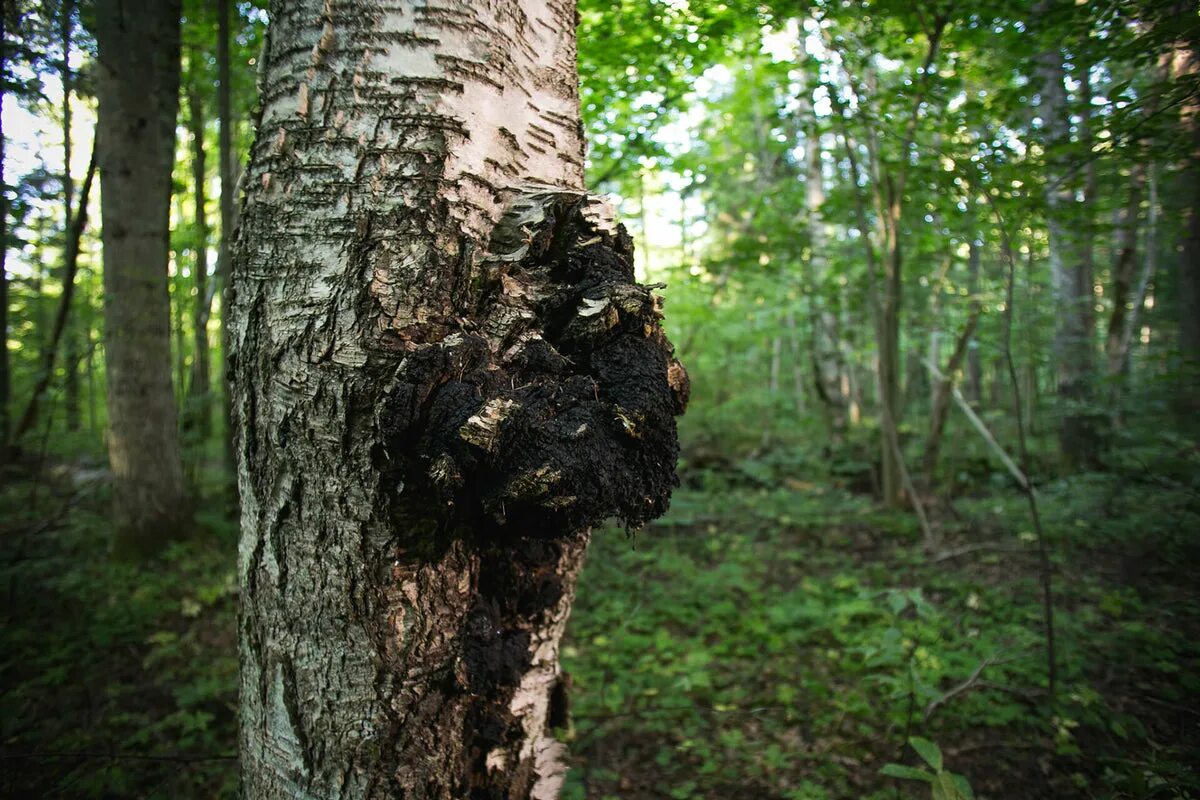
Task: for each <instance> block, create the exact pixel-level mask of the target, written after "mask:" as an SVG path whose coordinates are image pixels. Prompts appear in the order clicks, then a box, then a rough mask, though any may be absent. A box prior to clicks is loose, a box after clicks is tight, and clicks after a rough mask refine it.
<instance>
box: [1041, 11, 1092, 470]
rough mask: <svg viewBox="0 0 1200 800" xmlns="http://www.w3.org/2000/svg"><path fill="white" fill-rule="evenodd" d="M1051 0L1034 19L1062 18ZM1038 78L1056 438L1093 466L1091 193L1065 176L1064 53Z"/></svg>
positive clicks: (1048, 61) (1050, 55)
mask: <svg viewBox="0 0 1200 800" xmlns="http://www.w3.org/2000/svg"><path fill="white" fill-rule="evenodd" d="M1056 6H1059V3H1057V2H1056V0H1044V1H1043V2H1042V3H1040V4H1039V6H1038V15H1039V16H1041V17H1044V16H1045V15H1046V14H1052V13H1061V9H1057V8H1056ZM1037 64H1038V66H1037V73H1038V77H1039V78H1040V80H1041V88H1040V100H1039V102H1038V113H1039V114H1040V115H1041V118H1042V126H1043V131H1044V134H1043V135H1044V141H1045V146H1046V151H1047V172H1046V181H1047V187H1046V205H1047V210H1046V220H1047V227H1048V229H1049V235H1050V271H1051V275H1052V276H1053V277H1052V281H1053V288H1054V297H1055V300H1056V302H1057V304H1058V309H1059V311H1058V314H1057V316H1056V321H1057V324H1056V327H1055V331H1054V356H1055V364H1056V369H1057V372H1058V395H1059V399H1060V401H1061V402H1062V404H1063V409H1062V412H1061V415H1060V418H1059V426H1058V439H1059V446H1060V449H1061V450H1062V454H1063V458H1064V460H1065V461H1066V462H1067V464H1068V465H1070V466H1072V467H1076V466H1084V465H1087V464H1088V463H1090V462H1091V461H1092V459H1093V458H1094V456H1095V451H1096V430H1095V426H1094V425H1093V424H1092V412H1091V410H1090V409H1089V408H1088V404H1089V403H1090V402H1091V399H1092V398H1091V384H1092V378H1093V362H1094V359H1093V357H1092V341H1091V331H1092V327H1093V323H1092V320H1093V316H1094V311H1093V305H1094V302H1095V301H1094V292H1093V288H1092V275H1091V272H1092V268H1091V266H1092V265H1091V233H1090V231H1086V230H1085V231H1082V232H1081V228H1084V227H1086V226H1088V224H1089V221H1085V220H1084V219H1083V218H1082V214H1083V213H1085V212H1086V211H1087V199H1086V196H1087V195H1089V194H1090V193H1091V188H1090V183H1091V179H1090V171H1088V170H1085V172H1088V175H1089V177H1088V179H1087V181H1085V182H1086V183H1088V184H1089V186H1086V187H1085V191H1084V193H1085V201H1084V203H1083V204H1082V205H1081V204H1079V203H1077V202H1076V200H1075V186H1074V183H1073V182H1072V180H1071V177H1070V175H1069V174H1068V168H1067V167H1066V166H1065V165H1066V164H1068V163H1069V158H1068V156H1069V153H1068V151H1069V148H1070V146H1071V133H1070V117H1071V109H1070V107H1069V105H1068V103H1067V95H1066V89H1065V87H1064V84H1063V79H1064V75H1063V61H1062V54H1061V53H1060V52H1059V50H1058V48H1057V47H1051V48H1050V49H1047V50H1045V51H1043V52H1042V53H1040V54H1039V55H1038V56H1037Z"/></svg>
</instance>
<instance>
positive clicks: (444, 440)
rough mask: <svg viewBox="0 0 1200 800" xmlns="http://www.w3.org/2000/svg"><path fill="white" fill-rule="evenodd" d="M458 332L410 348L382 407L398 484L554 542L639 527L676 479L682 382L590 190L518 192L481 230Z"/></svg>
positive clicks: (494, 524) (624, 245)
mask: <svg viewBox="0 0 1200 800" xmlns="http://www.w3.org/2000/svg"><path fill="white" fill-rule="evenodd" d="M481 283H482V290H481V291H480V293H479V295H478V299H477V300H476V303H477V305H476V306H475V307H474V308H470V309H465V310H466V311H467V312H469V313H466V314H464V315H463V317H464V318H465V319H470V320H474V322H473V323H465V322H464V323H463V324H462V326H461V327H460V329H459V330H457V331H456V332H453V333H451V334H449V335H448V336H446V337H445V338H443V339H442V340H441V341H440V342H436V343H428V344H423V345H420V346H418V347H415V348H413V349H412V350H410V351H409V352H408V353H407V354H406V356H405V358H404V360H403V362H402V363H401V364H400V366H399V368H398V369H397V373H396V379H395V381H393V382H392V384H391V387H390V389H389V393H388V396H387V399H386V403H385V406H384V408H383V409H382V414H381V417H382V418H383V419H384V420H385V421H386V422H387V424H386V425H385V426H384V431H385V439H386V441H385V442H384V445H385V448H386V450H387V453H388V456H389V461H390V462H391V463H393V464H398V463H402V464H403V465H404V466H403V475H402V480H403V485H404V486H405V487H406V488H405V489H404V491H405V492H409V491H422V492H430V493H431V495H430V496H432V497H434V498H436V499H437V500H438V501H439V505H440V507H441V508H443V509H448V510H449V513H451V514H453V515H454V517H455V518H456V520H457V521H459V522H462V523H465V524H468V525H469V526H471V527H473V528H475V529H482V530H485V531H509V532H511V533H512V534H514V535H518V536H538V537H554V536H560V535H565V534H569V533H573V532H575V531H578V530H581V529H583V528H585V527H588V526H590V525H594V524H597V523H599V522H601V521H603V520H604V519H606V518H609V517H614V516H615V517H617V518H619V519H620V520H622V521H623V522H624V523H626V524H627V525H629V526H633V527H636V526H640V525H642V524H643V523H645V522H647V521H648V520H650V519H653V518H654V517H657V516H659V515H660V514H662V513H663V512H664V511H666V509H667V505H668V502H669V499H670V492H671V489H672V488H674V487H675V486H676V485H677V484H678V479H677V478H676V475H675V461H676V457H677V455H678V452H679V445H678V439H677V437H676V430H675V416H676V415H677V414H680V413H682V412H683V410H684V408H685V407H686V404H687V395H688V380H687V373H686V371H685V370H684V369H683V367H682V365H681V364H680V363H679V362H678V361H676V360H675V358H674V355H673V354H674V350H673V348H672V346H671V343H670V342H669V341H668V340H667V338H666V336H665V335H664V333H663V330H662V325H661V320H662V301H661V299H660V298H658V297H656V296H654V295H653V294H652V293H651V288H650V287H646V286H642V285H639V284H638V283H637V282H636V280H635V278H634V271H633V243H632V240H631V239H630V237H629V235H628V233H626V231H625V229H624V228H623V227H622V226H619V225H616V224H614V223H613V222H612V221H611V212H610V210H609V208H608V206H607V204H606V203H605V202H604V201H602V200H599V199H598V198H594V197H589V196H587V195H583V194H575V193H567V192H562V191H549V190H547V191H538V192H534V193H530V194H525V195H522V196H521V197H520V198H518V199H517V200H516V201H515V202H513V204H512V205H511V206H510V208H509V210H508V212H507V213H506V214H505V215H504V217H503V219H502V220H501V222H500V223H499V224H498V225H497V226H496V229H495V231H494V233H493V236H492V240H491V243H490V246H489V252H488V254H487V255H486V256H485V257H484V260H483V277H482V282H481Z"/></svg>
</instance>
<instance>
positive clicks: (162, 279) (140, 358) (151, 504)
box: [96, 0, 187, 555]
mask: <svg viewBox="0 0 1200 800" xmlns="http://www.w3.org/2000/svg"><path fill="white" fill-rule="evenodd" d="M96 41H97V43H98V45H99V48H100V58H99V62H98V67H99V69H98V70H97V85H96V88H97V96H98V98H99V101H100V111H99V121H98V123H97V126H98V134H97V135H98V144H97V146H98V151H99V152H98V157H99V164H100V189H101V193H102V203H101V212H102V218H103V237H102V238H103V243H104V319H105V365H106V367H107V375H108V409H109V432H108V452H109V460H110V462H111V464H112V468H113V474H114V482H113V501H114V504H113V505H114V518H115V520H114V521H115V524H116V537H115V539H114V550H115V551H116V552H117V553H118V554H129V555H133V554H136V553H144V552H149V551H153V550H155V549H157V548H158V547H160V546H161V544H162V543H163V542H164V541H165V540H166V539H168V538H169V537H170V536H171V535H172V534H174V533H176V532H178V530H179V528H180V526H181V525H182V524H183V522H184V520H185V519H186V516H187V515H186V511H185V509H186V507H187V504H186V502H185V490H184V481H183V469H182V466H181V463H180V451H179V434H178V431H177V430H176V411H175V402H174V394H173V392H172V389H171V345H170V338H169V336H170V301H169V298H168V295H167V258H168V252H169V241H168V225H169V215H168V211H169V208H170V200H171V167H172V164H173V163H174V158H175V116H176V112H177V110H178V105H179V52H180V51H179V48H180V2H179V0H97V4H96Z"/></svg>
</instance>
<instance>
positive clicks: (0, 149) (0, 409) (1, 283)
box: [0, 0, 11, 466]
mask: <svg viewBox="0 0 1200 800" xmlns="http://www.w3.org/2000/svg"><path fill="white" fill-rule="evenodd" d="M8 7H9V0H0V84H3V87H2V89H3V90H0V466H3V465H4V463H5V462H6V461H8V439H9V433H10V427H11V424H10V422H9V401H10V400H11V382H10V378H9V369H8V363H9V362H8V269H7V264H8V183H7V182H6V178H5V174H4V166H5V165H4V155H5V153H4V150H5V147H6V144H5V143H6V142H7V141H8V139H7V138H5V136H4V121H3V120H4V98H5V97H7V96H8V91H7V89H8V35H7V34H8V30H7V28H8V13H9V8H8Z"/></svg>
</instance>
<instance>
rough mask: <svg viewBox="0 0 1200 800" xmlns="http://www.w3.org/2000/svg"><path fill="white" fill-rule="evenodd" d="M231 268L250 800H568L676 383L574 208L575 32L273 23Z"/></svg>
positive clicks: (415, 10)
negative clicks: (570, 640)
mask: <svg viewBox="0 0 1200 800" xmlns="http://www.w3.org/2000/svg"><path fill="white" fill-rule="evenodd" d="M270 18H271V29H270V32H269V37H268V45H267V47H266V50H265V52H264V63H263V68H262V69H263V72H262V90H263V93H262V111H261V113H262V118H261V120H260V122H259V127H258V133H257V139H256V143H255V145H254V148H253V150H252V154H251V162H250V166H249V168H248V171H247V180H246V187H247V195H246V199H245V204H244V207H243V212H242V215H241V222H240V224H239V232H238V238H237V243H236V246H235V253H234V258H233V261H232V266H233V275H232V278H233V283H232V285H231V286H230V287H229V289H228V290H227V291H228V293H229V295H230V296H231V299H232V307H231V309H230V311H231V320H230V321H231V328H230V338H231V344H232V345H233V349H232V352H231V354H230V357H231V362H230V363H231V367H232V371H233V378H234V392H235V398H234V403H235V405H234V408H235V418H236V421H237V449H238V459H239V470H238V477H239V489H240V495H241V499H242V538H241V546H240V549H239V552H240V556H239V574H240V580H241V587H242V595H241V601H242V618H241V624H240V647H241V655H242V669H241V765H242V778H243V781H242V785H243V794H244V796H245V797H248V798H256V800H271V799H272V798H289V799H290V798H296V797H333V796H338V797H344V798H366V797H370V798H384V797H404V798H411V799H413V800H419V799H422V798H439V799H440V798H445V799H446V800H449V799H450V798H466V797H480V798H482V797H494V798H500V797H505V798H527V797H529V798H539V799H540V798H553V797H555V796H556V795H557V792H558V788H559V786H560V785H561V783H562V780H563V775H564V771H565V767H564V764H563V762H562V749H563V748H562V745H560V744H559V743H558V742H557V741H556V740H555V738H554V736H553V735H552V733H551V730H550V729H551V726H553V725H556V724H559V723H561V721H562V719H563V714H564V706H563V695H564V686H563V681H562V676H561V671H560V668H559V665H558V647H559V639H560V637H561V635H562V631H563V627H564V625H565V622H566V618H567V615H568V612H569V610H570V605H571V601H572V596H573V594H574V587H575V580H576V576H577V574H578V571H579V569H580V566H581V564H582V561H583V555H584V549H585V547H586V544H587V541H588V535H589V534H588V533H587V529H588V526H589V525H591V524H593V523H596V522H598V521H599V520H601V519H603V518H605V517H607V516H610V515H616V516H618V517H620V518H622V519H624V520H625V521H626V522H627V523H628V524H631V525H638V524H640V523H642V522H644V521H645V520H647V519H648V518H650V517H652V516H654V515H656V514H658V513H661V512H662V511H663V510H664V509H665V507H666V504H667V501H668V495H669V490H670V488H671V486H672V485H673V484H674V482H675V478H674V462H675V458H676V454H677V451H678V446H677V443H676V438H675V424H674V418H673V416H674V414H675V413H676V412H677V411H679V410H681V408H682V405H683V403H684V401H685V399H686V374H685V373H684V372H683V370H682V368H681V367H680V366H679V365H678V364H677V362H674V361H673V360H672V357H671V349H670V345H669V343H667V341H666V339H665V337H664V336H663V334H662V330H661V327H660V325H659V316H660V314H659V311H658V308H659V307H658V303H657V300H656V299H655V298H652V296H651V295H650V292H649V290H647V289H645V288H643V287H639V286H636V285H635V284H634V283H633V261H632V248H631V240H630V239H629V237H628V235H627V234H626V233H625V231H624V229H623V228H619V227H618V226H616V225H615V224H614V223H613V222H612V221H611V220H610V219H609V217H608V213H609V212H608V211H607V210H606V208H605V206H604V205H602V204H601V203H600V202H599V201H596V200H593V199H591V198H588V197H587V196H586V195H584V194H583V193H582V191H581V187H582V182H583V142H582V134H581V126H580V121H579V109H578V95H577V76H576V71H575V41H574V33H573V31H574V21H575V7H574V4H573V3H569V2H566V1H565V0H558V1H557V2H555V1H552V2H533V0H524V1H522V2H516V1H512V2H504V3H500V4H492V5H484V4H474V3H472V4H467V3H455V4H453V5H451V6H446V5H442V6H438V7H432V6H426V5H425V4H424V3H423V2H417V1H416V0H408V1H407V2H400V3H393V4H390V5H386V6H380V5H376V4H375V3H373V2H369V1H368V0H357V1H352V0H349V1H347V2H341V3H338V4H337V5H336V7H334V6H332V5H331V4H330V3H329V2H328V0H324V1H323V0H291V2H283V1H282V0H277V2H275V3H273V4H272V7H271V13H270Z"/></svg>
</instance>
